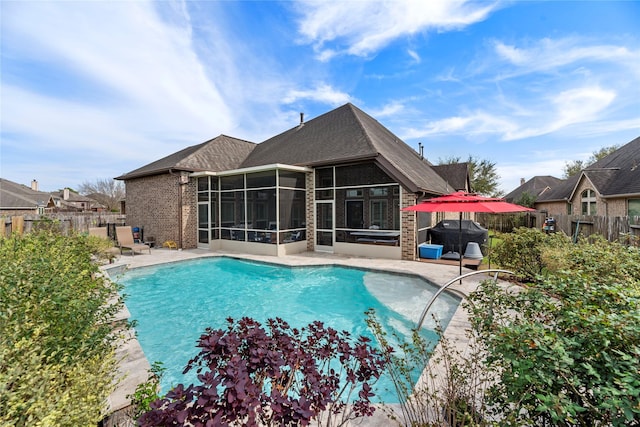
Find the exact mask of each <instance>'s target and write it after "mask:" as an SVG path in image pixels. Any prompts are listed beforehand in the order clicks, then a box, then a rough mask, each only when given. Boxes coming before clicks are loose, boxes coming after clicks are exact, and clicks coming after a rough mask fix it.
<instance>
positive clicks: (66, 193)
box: [62, 187, 69, 200]
mask: <svg viewBox="0 0 640 427" xmlns="http://www.w3.org/2000/svg"><path fill="white" fill-rule="evenodd" d="M62 199H63V200H69V189H68V188H66V187H65V189H64V190H62Z"/></svg>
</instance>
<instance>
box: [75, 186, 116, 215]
mask: <svg viewBox="0 0 640 427" xmlns="http://www.w3.org/2000/svg"><path fill="white" fill-rule="evenodd" d="M80 194H83V195H85V196H91V197H92V198H93V199H95V200H96V201H98V202H99V203H100V204H102V205H104V206H105V207H106V208H107V210H108V211H111V212H113V211H119V210H120V209H119V203H120V201H121V200H122V199H124V196H125V189H124V184H123V183H122V181H116V180H115V179H110V178H103V179H97V180H95V181H94V182H89V181H85V182H83V183H82V184H80Z"/></svg>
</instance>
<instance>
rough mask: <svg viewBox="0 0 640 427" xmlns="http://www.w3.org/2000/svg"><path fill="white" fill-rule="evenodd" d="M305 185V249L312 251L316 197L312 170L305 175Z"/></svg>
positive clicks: (313, 245)
mask: <svg viewBox="0 0 640 427" xmlns="http://www.w3.org/2000/svg"><path fill="white" fill-rule="evenodd" d="M306 185H307V202H306V205H307V206H306V209H307V251H311V252H313V250H314V248H315V241H316V224H315V220H314V219H315V212H314V201H315V198H316V185H315V181H314V174H313V172H309V173H307V176H306Z"/></svg>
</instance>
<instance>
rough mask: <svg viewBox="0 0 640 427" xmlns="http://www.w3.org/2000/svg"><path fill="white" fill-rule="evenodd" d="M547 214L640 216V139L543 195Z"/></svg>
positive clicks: (540, 204) (540, 201)
mask: <svg viewBox="0 0 640 427" xmlns="http://www.w3.org/2000/svg"><path fill="white" fill-rule="evenodd" d="M536 209H538V210H546V211H547V212H548V213H549V215H552V216H553V215H560V214H569V215H592V216H594V215H598V216H606V217H615V216H619V217H624V216H629V217H634V216H640V137H638V138H636V139H634V140H633V141H631V142H629V143H627V144H625V145H623V146H622V147H620V148H619V149H617V150H616V151H614V152H613V153H611V154H609V155H608V156H606V157H604V158H602V159H600V160H598V161H597V162H595V163H594V164H592V165H590V166H588V167H587V168H586V169H583V170H582V171H580V173H578V174H576V175H573V176H572V177H570V178H568V179H566V180H565V181H564V182H563V183H562V184H561V185H558V186H556V187H555V188H553V189H551V190H550V191H548V192H545V193H543V194H542V195H540V196H539V197H538V199H537V200H536Z"/></svg>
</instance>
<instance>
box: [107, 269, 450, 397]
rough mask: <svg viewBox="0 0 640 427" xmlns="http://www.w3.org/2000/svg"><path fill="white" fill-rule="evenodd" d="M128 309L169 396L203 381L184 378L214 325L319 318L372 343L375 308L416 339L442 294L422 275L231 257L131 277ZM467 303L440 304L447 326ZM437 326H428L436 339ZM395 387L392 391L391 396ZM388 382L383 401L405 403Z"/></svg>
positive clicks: (388, 326)
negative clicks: (368, 315)
mask: <svg viewBox="0 0 640 427" xmlns="http://www.w3.org/2000/svg"><path fill="white" fill-rule="evenodd" d="M118 281H119V282H120V283H121V284H123V285H124V290H123V292H124V294H126V301H125V302H126V305H127V308H128V309H129V312H130V313H131V319H132V320H135V321H136V322H137V324H136V332H137V335H138V340H139V342H140V345H141V346H142V349H143V351H144V353H145V356H146V357H147V360H149V362H150V363H153V362H156V361H161V362H162V363H163V366H164V368H166V371H165V374H164V377H163V382H162V391H163V392H166V391H168V390H169V389H170V388H171V387H172V386H175V385H177V384H179V383H183V384H185V385H186V384H191V383H195V382H197V380H196V377H195V373H193V372H189V373H187V374H186V375H183V374H182V371H183V369H184V367H185V366H186V364H187V362H188V361H189V360H190V359H191V358H192V357H193V356H195V355H196V354H197V352H198V350H197V349H196V347H195V344H196V341H197V340H198V338H199V337H200V335H201V334H202V333H203V332H204V330H205V329H206V328H207V327H212V328H224V327H226V319H227V318H228V317H232V318H233V319H235V320H238V319H240V318H241V317H244V316H247V317H251V318H253V319H255V320H257V321H259V322H261V323H263V324H264V322H265V320H266V319H268V318H275V317H280V318H282V319H283V320H285V321H287V322H288V323H289V324H290V325H291V326H292V327H302V326H306V325H308V324H309V323H311V322H313V321H316V320H319V321H321V322H323V323H324V324H325V325H326V326H330V327H332V328H334V329H337V330H346V331H349V332H350V333H351V334H352V335H353V336H359V335H365V336H369V337H371V333H370V332H369V330H368V328H367V325H366V323H365V316H364V312H365V311H366V310H367V309H369V308H373V309H375V311H376V316H377V318H378V320H379V321H380V322H381V323H382V325H383V326H384V328H385V330H387V331H389V332H391V331H397V332H398V333H400V334H402V335H404V336H406V337H407V340H409V339H410V334H411V329H412V328H413V327H414V326H415V324H416V322H417V320H418V318H419V316H420V313H421V312H422V310H423V308H424V306H425V304H426V303H427V301H428V300H429V299H430V298H431V296H432V295H433V293H434V292H435V291H436V290H437V288H436V287H435V286H434V285H433V284H431V283H429V282H427V281H425V280H423V279H421V278H419V277H415V276H408V275H400V274H391V273H380V272H371V271H366V270H361V269H354V268H343V267H334V266H322V267H296V268H288V267H282V266H278V265H273V264H266V263H255V262H248V261H243V260H237V259H233V258H226V257H215V258H203V259H199V260H191V261H183V262H179V263H172V264H164V265H160V266H154V267H145V268H139V269H134V270H130V271H127V272H126V273H124V274H123V275H122V276H120V277H119V278H118ZM458 303H459V299H458V298H457V297H455V296H452V295H449V294H446V293H445V294H443V295H442V296H440V297H439V298H438V301H437V303H436V306H435V308H434V309H432V310H433V312H435V313H437V315H438V319H440V321H441V325H442V326H443V327H446V326H447V324H448V322H449V320H450V319H451V317H452V316H453V313H454V312H455V310H456V308H457V305H458ZM433 327H434V325H433V321H432V320H431V319H428V321H427V322H425V326H423V330H422V333H423V334H424V336H425V338H428V339H431V340H433V341H434V343H435V341H436V339H437V337H436V334H435V333H434V332H433V330H432V329H433ZM387 389H388V391H387ZM392 390H393V385H392V383H391V382H390V381H389V380H388V379H381V380H380V381H379V383H378V388H377V395H378V396H379V397H380V400H382V401H384V402H387V403H392V402H397V397H396V396H395V392H393V391H392Z"/></svg>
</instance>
